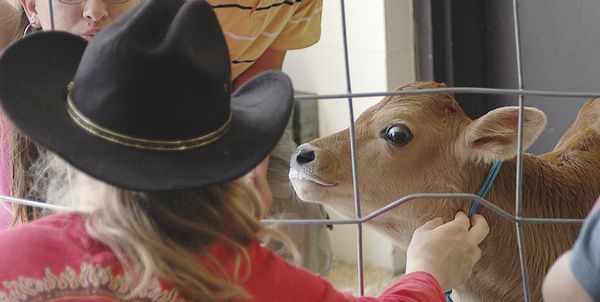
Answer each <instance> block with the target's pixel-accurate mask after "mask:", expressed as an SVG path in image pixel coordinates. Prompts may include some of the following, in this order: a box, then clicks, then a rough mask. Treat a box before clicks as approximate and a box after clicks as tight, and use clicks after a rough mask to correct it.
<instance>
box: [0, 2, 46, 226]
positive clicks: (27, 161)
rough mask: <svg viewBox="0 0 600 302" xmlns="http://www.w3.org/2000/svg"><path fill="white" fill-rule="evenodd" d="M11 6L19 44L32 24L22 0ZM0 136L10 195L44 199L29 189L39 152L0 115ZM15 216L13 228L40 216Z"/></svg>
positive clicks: (19, 211) (22, 209)
mask: <svg viewBox="0 0 600 302" xmlns="http://www.w3.org/2000/svg"><path fill="white" fill-rule="evenodd" d="M11 4H12V5H13V6H14V7H15V8H16V9H17V13H16V14H15V15H14V16H10V17H8V18H17V19H19V20H4V21H6V22H5V23H6V24H11V25H14V27H15V28H14V36H13V40H16V39H18V38H20V37H22V36H23V32H24V30H25V27H26V25H27V24H28V23H29V20H28V18H27V15H26V14H25V11H24V10H23V8H22V7H21V4H20V2H19V0H15V3H11ZM0 133H1V134H0V135H1V139H0V144H2V146H3V148H2V152H7V153H8V154H7V155H8V156H5V157H4V158H5V159H6V160H8V169H9V171H8V172H9V173H8V175H9V187H10V194H11V195H12V196H14V197H21V198H29V199H44V196H39V194H38V193H36V192H33V191H32V190H31V188H30V185H29V184H30V182H31V180H32V176H31V174H30V172H31V165H32V164H33V163H34V162H35V161H36V159H37V158H38V156H39V152H40V148H39V147H37V146H36V145H35V144H34V143H33V142H31V141H30V140H29V139H27V138H26V137H25V136H24V135H23V134H22V133H21V131H19V130H18V129H16V128H15V127H14V126H12V124H11V123H10V122H9V121H8V119H7V118H6V116H4V114H3V113H0ZM7 146H8V147H7ZM13 214H14V215H13V221H12V224H13V225H14V224H20V223H23V222H27V221H30V220H32V219H35V218H36V217H38V216H39V211H38V210H36V209H35V208H33V207H29V206H23V205H16V204H15V205H13Z"/></svg>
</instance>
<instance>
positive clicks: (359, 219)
mask: <svg viewBox="0 0 600 302" xmlns="http://www.w3.org/2000/svg"><path fill="white" fill-rule="evenodd" d="M52 1H53V0H48V4H49V5H48V7H49V16H50V21H51V30H54V13H53V10H52ZM512 5H513V21H514V36H515V50H514V51H515V52H516V60H517V62H516V63H517V79H518V89H497V88H475V87H449V88H436V89H420V90H403V91H381V92H362V93H353V92H352V84H351V81H350V67H349V65H350V64H349V59H348V42H347V41H348V39H347V29H346V25H347V20H346V9H345V0H340V10H341V19H342V33H343V52H344V63H345V76H346V92H345V93H339V94H324V95H318V94H317V95H305V96H296V97H295V99H296V100H314V99H322V100H324V99H344V98H345V99H347V100H348V109H349V113H350V117H349V118H350V127H349V130H350V143H351V144H350V146H351V148H350V153H351V154H350V155H351V158H352V181H353V193H354V203H355V217H354V218H351V219H339V220H315V219H308V220H307V219H304V220H303V219H297V220H285V219H265V220H263V223H266V224H328V225H333V224H354V225H356V227H357V229H358V232H357V234H358V235H357V236H358V238H357V239H358V255H357V270H358V288H359V293H360V295H364V276H363V240H362V239H363V238H362V225H363V224H364V223H366V222H368V221H370V220H372V219H374V218H376V217H378V216H380V215H383V214H385V213H386V212H388V211H390V210H392V209H394V208H396V207H397V206H399V205H401V204H404V203H407V202H411V201H415V200H419V199H431V200H434V202H435V200H438V199H467V200H476V201H479V202H480V203H481V205H482V206H484V207H486V208H488V209H490V210H491V211H492V212H493V213H495V214H496V215H499V216H501V217H502V218H504V219H506V220H508V221H510V222H512V223H514V224H515V228H516V236H517V240H518V241H517V242H518V247H519V260H520V265H521V274H522V281H523V295H524V298H525V301H527V302H529V301H531V298H530V289H529V279H528V271H527V259H526V258H525V245H524V239H523V225H524V224H581V223H582V222H583V220H582V219H549V218H528V217H521V211H522V204H521V192H522V187H521V185H522V171H521V169H522V157H523V150H522V149H523V148H522V146H523V138H522V130H523V108H524V100H523V97H524V96H554V97H563V98H596V97H600V93H597V92H596V93H592V92H561V91H539V90H524V89H523V68H522V56H521V44H520V30H519V27H520V26H519V10H518V1H517V0H512ZM433 93H468V94H490V95H494V94H495V95H498V94H501V95H513V96H517V97H518V107H519V119H518V138H517V140H518V150H517V173H516V179H515V182H516V195H515V208H516V211H515V215H512V214H510V213H508V212H506V211H504V210H503V209H501V208H499V207H497V206H495V205H494V204H493V203H491V202H490V201H488V200H486V199H484V198H481V197H479V196H477V195H475V194H470V193H452V194H449V193H427V194H412V195H408V196H404V197H402V198H400V199H398V200H396V201H394V202H392V203H390V204H388V205H386V206H385V207H382V208H380V209H378V210H376V211H374V212H372V213H369V214H367V215H365V216H364V217H363V214H362V212H361V203H360V192H359V189H358V182H359V179H358V176H357V175H358V173H357V164H356V138H355V130H354V126H355V125H354V114H353V112H354V110H353V99H354V98H365V97H375V96H380V97H381V96H391V95H419V94H433ZM0 198H1V199H3V200H7V201H10V202H13V203H17V204H23V205H30V206H43V207H44V208H48V209H51V210H58V211H60V210H65V208H64V207H62V206H57V205H52V204H43V203H39V202H35V201H30V200H24V199H20V198H13V197H10V196H0Z"/></svg>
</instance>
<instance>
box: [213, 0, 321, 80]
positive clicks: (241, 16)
mask: <svg viewBox="0 0 600 302" xmlns="http://www.w3.org/2000/svg"><path fill="white" fill-rule="evenodd" d="M208 2H209V3H210V4H211V5H212V6H213V9H214V10H215V13H216V14H217V18H218V19H219V23H220V24H221V27H222V28H223V33H224V34H225V39H226V40H227V45H228V46H229V53H230V54H229V55H230V57H231V76H232V79H235V78H237V76H238V75H240V74H241V73H242V72H244V70H246V69H247V68H248V67H250V66H251V65H252V63H254V61H256V59H258V58H259V57H260V56H261V55H262V54H263V53H264V52H265V50H267V48H272V49H277V50H292V49H299V48H304V47H308V46H310V45H312V44H314V43H316V42H317V41H319V38H320V36H321V7H322V0H258V1H257V0H237V1H231V0H229V1H228V0H209V1H208Z"/></svg>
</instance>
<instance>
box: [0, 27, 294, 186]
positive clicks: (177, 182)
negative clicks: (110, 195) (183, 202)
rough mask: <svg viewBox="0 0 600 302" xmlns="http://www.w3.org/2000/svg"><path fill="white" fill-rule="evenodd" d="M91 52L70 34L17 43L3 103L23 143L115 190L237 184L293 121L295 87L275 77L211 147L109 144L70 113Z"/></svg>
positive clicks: (243, 96) (249, 98) (7, 59)
mask: <svg viewBox="0 0 600 302" xmlns="http://www.w3.org/2000/svg"><path fill="white" fill-rule="evenodd" d="M86 45H87V42H86V41H85V40H83V39H81V38H80V37H77V36H74V35H72V34H69V33H65V32H41V33H36V34H33V35H30V36H28V37H26V38H24V39H22V40H20V41H18V42H15V43H13V45H11V46H10V47H9V48H8V49H6V50H5V52H4V53H3V54H2V56H1V57H0V102H1V105H2V108H3V110H4V112H5V113H6V115H8V117H9V118H10V119H11V120H12V121H13V123H14V124H15V125H16V126H17V127H18V128H19V129H21V131H22V132H23V133H24V134H25V135H26V136H28V137H29V138H31V139H32V140H33V141H35V142H37V143H39V144H40V145H42V146H43V147H45V148H47V149H48V150H50V151H52V152H54V153H56V154H57V155H59V156H60V157H62V158H63V159H64V160H66V161H67V162H69V163H70V164H71V165H73V166H74V167H76V168H78V169H79V170H81V171H83V172H85V173H87V174H89V175H90V176H92V177H95V178H97V179H100V180H102V181H104V182H107V183H109V184H112V185H114V186H117V187H120V188H124V189H129V190H138V191H165V190H178V189H188V188H195V187H202V186H210V185H215V184H221V183H225V182H228V181H231V180H233V179H236V178H239V177H241V176H242V175H244V174H245V173H247V172H249V171H250V170H252V169H253V168H254V167H255V166H256V165H257V164H258V163H260V162H261V161H262V160H263V159H264V158H265V157H266V156H267V155H268V154H269V152H270V151H271V150H272V149H273V148H274V146H275V144H276V143H277V141H278V140H279V138H280V137H281V135H282V133H283V131H284V129H285V126H286V124H287V121H288V119H289V117H290V114H291V110H292V99H293V91H292V85H291V82H290V80H289V78H288V77H287V76H286V75H285V74H283V73H281V72H275V71H270V72H264V73H262V74H260V75H258V76H256V77H254V78H253V79H251V80H250V81H248V82H247V83H246V84H245V85H243V86H242V87H241V88H240V89H239V90H238V91H236V92H235V93H234V94H233V95H232V97H231V111H232V124H231V127H230V128H229V130H228V131H227V132H226V133H225V134H224V135H223V136H222V137H220V138H219V139H218V140H216V141H214V142H212V143H210V144H208V145H205V146H203V147H200V148H196V149H191V150H187V151H156V150H154V151H153V150H143V149H136V148H132V147H128V146H125V145H121V144H117V143H113V142H110V141H107V140H105V139H103V138H100V137H98V136H95V135H91V134H90V133H89V132H87V131H86V130H83V129H82V128H80V127H79V126H78V125H77V124H76V123H75V122H74V121H73V120H72V118H71V117H70V116H69V114H68V113H67V101H66V91H67V85H68V83H69V82H71V81H72V80H73V77H74V75H75V73H76V71H77V68H78V65H79V61H80V59H81V56H82V54H83V52H84V50H85V47H86ZM157 122H160V121H157Z"/></svg>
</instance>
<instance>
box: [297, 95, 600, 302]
mask: <svg viewBox="0 0 600 302" xmlns="http://www.w3.org/2000/svg"><path fill="white" fill-rule="evenodd" d="M436 87H444V86H443V85H442V84H436V83H412V84H409V85H406V86H404V87H402V88H401V89H421V88H436ZM517 121H518V108H517V107H502V108H498V109H495V110H493V111H490V112H489V113H488V114H486V115H485V116H483V117H481V118H479V119H477V120H471V119H470V118H468V117H467V116H466V115H465V114H464V112H463V111H462V109H461V108H460V107H459V105H458V103H457V102H456V100H455V99H454V98H453V96H452V95H450V94H432V95H413V96H391V97H386V98H384V99H383V100H382V101H381V102H379V103H378V104H376V105H375V106H373V107H372V108H370V109H369V110H367V111H366V112H364V113H363V114H362V115H361V116H360V117H359V118H358V120H357V121H356V140H357V152H356V153H357V162H358V179H359V189H360V194H361V195H360V197H361V205H362V208H363V210H364V212H363V213H369V212H372V211H375V210H377V209H379V208H381V207H383V206H385V205H386V204H388V203H389V202H392V201H395V200H397V199H399V198H401V197H403V196H406V195H408V194H414V193H475V192H477V191H478V190H479V188H480V186H481V185H482V182H483V179H484V177H485V175H486V173H487V172H488V169H489V168H490V164H491V162H492V161H494V160H495V159H505V160H506V162H505V163H504V165H503V167H502V169H501V170H500V173H499V174H498V177H497V179H496V181H495V182H494V184H493V186H492V188H491V190H490V192H489V194H488V196H487V197H486V199H488V200H490V201H491V202H493V203H494V204H495V205H497V206H498V207H500V208H502V209H504V210H506V211H508V212H510V213H513V214H514V212H515V210H514V208H515V202H514V200H515V167H516V160H515V156H516V150H517ZM545 125H546V117H545V115H544V113H543V112H541V111H539V110H537V109H534V108H527V107H526V108H525V110H524V127H523V147H524V148H527V147H529V146H530V145H531V144H532V143H533V142H534V141H535V139H536V138H537V137H538V135H539V134H540V133H541V132H542V130H543V128H544V127H545ZM349 150H350V147H349V134H348V130H344V131H341V132H338V133H336V134H333V135H330V136H327V137H323V138H319V139H316V140H314V141H312V142H310V143H307V144H304V145H302V146H300V147H298V149H297V152H296V153H295V155H294V157H293V158H292V169H291V170H290V178H291V180H292V183H293V185H294V188H295V190H296V191H297V192H298V194H299V196H300V197H301V198H302V199H304V200H308V201H316V202H323V203H325V204H327V205H329V206H331V207H333V208H334V209H336V210H338V211H339V212H340V213H342V214H344V215H347V216H354V203H353V193H352V192H353V191H352V177H351V161H350V158H349V154H350V152H349ZM522 171H523V191H522V200H523V211H522V217H539V218H584V217H585V216H586V214H587V213H588V211H589V210H590V208H591V206H592V204H593V202H594V201H595V200H596V198H597V197H598V195H599V194H600V100H599V99H596V100H591V101H589V102H588V103H586V105H585V106H584V107H583V108H582V109H581V111H580V113H579V116H578V117H577V120H576V121H575V123H574V124H573V125H572V126H571V128H570V129H569V130H568V131H567V132H566V133H565V135H564V136H563V138H561V140H560V141H559V143H558V144H557V146H556V148H555V149H554V150H553V151H552V152H549V153H547V154H544V155H540V156H535V155H530V154H525V155H524V157H523V169H522ZM469 203H470V201H468V200H452V199H448V200H441V201H440V200H437V201H430V200H415V201H411V202H408V203H405V204H403V205H401V206H399V207H397V208H396V209H394V210H392V211H391V212H388V213H386V214H385V215H382V216H379V217H377V218H376V219H374V220H373V221H371V222H370V224H371V225H372V226H374V227H375V228H377V229H379V230H382V231H384V232H385V233H387V234H388V235H389V236H391V237H392V238H393V239H394V240H396V241H397V242H398V243H400V244H401V245H404V246H406V245H407V244H408V243H409V241H410V238H411V236H412V233H413V231H414V230H415V229H416V228H417V227H418V226H420V225H422V224H423V223H424V222H426V221H427V220H429V219H431V218H434V217H437V216H442V217H443V218H444V219H445V220H446V221H447V220H450V219H451V217H453V215H454V213H455V212H456V211H459V210H463V211H466V210H467V209H468V207H469ZM478 212H479V213H480V214H482V215H484V216H485V217H486V218H487V220H488V223H489V225H490V235H489V236H488V238H487V239H486V240H485V241H484V242H483V243H482V250H483V254H482V258H481V260H480V262H479V263H478V264H477V265H476V266H475V268H474V271H473V275H472V276H471V278H470V279H469V280H468V281H467V282H466V283H465V284H464V286H463V287H461V288H458V289H455V294H456V296H457V297H458V298H459V300H460V301H493V302H496V301H522V300H523V290H522V283H521V282H522V281H521V273H520V266H519V258H518V248H517V240H516V231H515V230H516V229H515V226H514V224H513V223H511V222H509V221H507V220H505V219H503V218H502V217H500V216H499V215H496V214H495V213H493V212H491V211H490V210H488V209H486V208H484V207H479V210H478ZM578 230H579V226H573V225H525V226H524V236H525V242H526V251H527V263H528V268H529V277H530V286H531V297H532V300H533V301H541V300H542V298H541V284H542V280H543V276H544V274H545V273H546V271H547V269H548V268H549V266H550V264H551V263H552V262H553V261H554V260H555V259H556V258H557V257H558V256H559V255H560V254H561V253H562V252H563V251H565V250H567V249H568V248H569V247H570V246H571V245H572V243H573V242H574V239H575V238H576V236H577V233H578ZM367 282H368V281H367Z"/></svg>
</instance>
